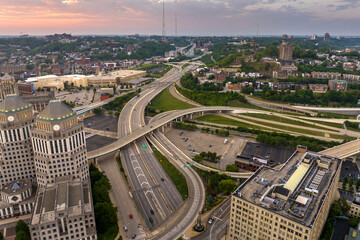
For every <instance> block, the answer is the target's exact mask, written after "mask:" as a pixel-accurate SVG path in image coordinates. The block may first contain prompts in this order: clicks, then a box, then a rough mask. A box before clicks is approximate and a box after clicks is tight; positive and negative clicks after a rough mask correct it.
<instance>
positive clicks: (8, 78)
mask: <svg viewBox="0 0 360 240" xmlns="http://www.w3.org/2000/svg"><path fill="white" fill-rule="evenodd" d="M0 80H1V81H14V80H15V78H14V77H12V76H10V75H9V74H7V73H6V74H5V75H4V76H2V77H1V78H0Z"/></svg>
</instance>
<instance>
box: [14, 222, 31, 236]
mask: <svg viewBox="0 0 360 240" xmlns="http://www.w3.org/2000/svg"><path fill="white" fill-rule="evenodd" d="M21 231H23V232H25V233H29V234H30V230H29V227H28V225H27V224H26V223H25V222H24V221H23V220H19V221H18V222H17V224H16V226H15V232H21Z"/></svg>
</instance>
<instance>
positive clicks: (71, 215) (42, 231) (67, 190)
mask: <svg viewBox="0 0 360 240" xmlns="http://www.w3.org/2000/svg"><path fill="white" fill-rule="evenodd" d="M89 182H90V181H88V180H87V181H81V180H80V179H71V177H70V176H67V177H59V178H57V179H56V182H55V184H50V185H47V186H46V187H45V188H40V189H39V191H38V193H37V198H36V201H35V207H34V211H33V213H32V217H31V221H30V233H31V239H32V240H44V239H46V240H47V239H56V240H70V239H71V240H84V239H86V240H96V239H97V235H96V227H95V216H94V207H93V204H92V198H91V189H90V183H89Z"/></svg>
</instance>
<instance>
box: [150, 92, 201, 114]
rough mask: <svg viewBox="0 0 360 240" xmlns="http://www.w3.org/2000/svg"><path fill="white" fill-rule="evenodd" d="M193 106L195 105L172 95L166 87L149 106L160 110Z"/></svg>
mask: <svg viewBox="0 0 360 240" xmlns="http://www.w3.org/2000/svg"><path fill="white" fill-rule="evenodd" d="M193 107H195V106H194V105H191V104H189V103H186V102H183V101H181V100H179V99H177V98H176V97H174V96H173V95H171V93H170V91H169V88H166V89H164V90H163V91H162V92H161V93H159V94H158V95H157V96H156V97H155V98H154V99H153V100H152V101H151V103H150V104H149V106H148V108H150V109H153V110H158V111H160V112H166V111H171V110H181V109H188V108H193Z"/></svg>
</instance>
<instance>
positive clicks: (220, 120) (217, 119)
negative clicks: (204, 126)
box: [196, 114, 274, 131]
mask: <svg viewBox="0 0 360 240" xmlns="http://www.w3.org/2000/svg"><path fill="white" fill-rule="evenodd" d="M196 120H198V121H202V122H210V123H216V124H224V125H230V126H236V127H245V128H252V129H259V130H264V131H274V130H271V129H267V128H262V127H259V126H256V125H252V124H248V123H244V122H240V121H236V120H234V119H230V118H227V117H223V116H218V115H215V114H209V115H203V116H200V117H198V118H196Z"/></svg>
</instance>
